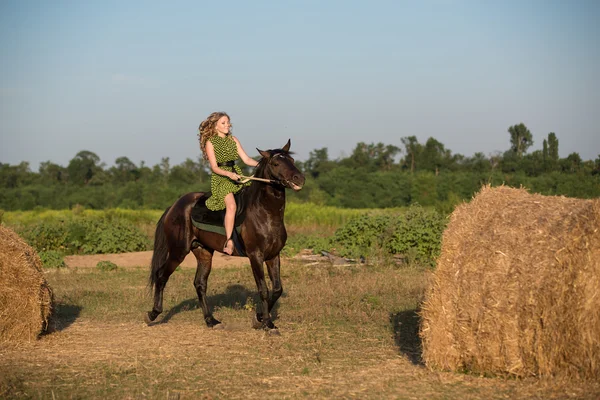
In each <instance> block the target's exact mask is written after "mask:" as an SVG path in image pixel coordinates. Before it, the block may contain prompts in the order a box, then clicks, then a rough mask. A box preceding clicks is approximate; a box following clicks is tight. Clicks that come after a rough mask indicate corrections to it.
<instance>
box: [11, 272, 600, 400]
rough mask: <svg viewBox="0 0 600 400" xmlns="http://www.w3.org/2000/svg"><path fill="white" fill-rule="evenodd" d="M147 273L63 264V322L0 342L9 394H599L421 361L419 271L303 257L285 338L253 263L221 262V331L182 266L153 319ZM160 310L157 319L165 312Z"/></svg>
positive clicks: (216, 278) (284, 310)
mask: <svg viewBox="0 0 600 400" xmlns="http://www.w3.org/2000/svg"><path fill="white" fill-rule="evenodd" d="M146 275H147V271H146V270H145V269H140V268H128V269H120V270H118V271H116V272H110V273H101V272H99V271H89V270H87V271H85V272H78V271H77V270H74V271H73V270H70V271H53V272H51V273H49V274H48V280H49V281H50V283H51V284H52V285H53V287H54V288H55V292H56V298H57V313H58V321H59V325H58V327H57V328H58V330H57V331H56V332H53V333H51V334H49V335H46V336H44V337H43V338H42V339H41V340H39V341H37V342H34V343H31V344H25V345H18V346H3V347H0V377H1V378H0V397H2V398H15V397H22V398H56V399H65V398H103V399H104V398H116V399H128V398H131V399H133V398H135V399H138V398H141V399H146V398H150V399H169V398H171V399H198V398H206V399H213V398H222V399H236V398H239V399H242V398H243V399H254V398H273V399H282V398H336V399H337V398H407V399H408V398H417V399H444V398H448V399H453V398H486V399H500V398H506V397H510V398H528V399H529V398H538V399H542V398H544V399H547V398H561V399H562V398H586V396H587V398H590V399H591V398H596V397H597V396H598V395H599V394H600V387H598V386H593V385H588V386H575V385H573V386H571V387H570V388H569V391H568V392H565V391H560V392H559V391H556V390H554V389H553V387H552V386H550V385H547V384H540V383H539V382H536V381H532V380H524V381H517V380H509V381H505V380H500V379H487V378H480V377H476V376H470V375H464V374H452V373H437V372H430V371H428V370H427V369H426V368H424V367H423V366H422V365H421V364H420V363H419V354H420V349H419V347H418V339H417V331H418V326H417V323H418V320H417V318H416V308H417V305H418V304H419V301H420V299H421V296H422V293H423V291H424V288H425V277H424V274H423V272H422V271H418V270H406V269H405V270H398V269H394V268H391V267H389V268H388V267H384V266H381V267H371V266H360V267H359V266H356V267H333V266H330V265H323V264H321V265H312V266H306V265H302V264H299V263H295V262H293V261H291V260H285V261H284V265H283V269H282V275H283V284H284V296H283V297H282V298H281V299H280V303H279V306H278V307H277V309H276V312H275V314H276V315H277V319H276V321H275V322H276V324H277V325H278V326H279V328H280V331H281V336H271V335H268V334H266V333H265V332H263V331H255V330H253V329H251V328H250V319H251V315H252V313H253V312H254V310H253V308H254V304H256V299H257V298H256V290H255V287H254V282H253V279H252V274H251V272H250V270H249V268H243V267H242V268H240V267H231V268H230V267H221V268H216V269H214V270H213V273H212V275H211V277H210V280H209V291H208V292H209V293H208V294H209V297H210V300H209V301H210V303H211V304H212V305H213V306H215V317H217V318H218V319H221V320H222V321H223V322H224V325H225V328H224V329H221V330H211V329H208V328H206V327H205V326H203V323H202V315H201V311H200V310H199V309H198V307H197V300H196V298H195V292H194V289H193V286H192V280H193V276H194V269H193V268H182V269H181V270H180V271H177V272H176V273H175V274H174V275H173V276H172V278H171V280H170V281H169V284H168V285H167V289H166V292H165V313H164V315H163V319H162V323H159V324H157V325H155V326H151V327H148V326H146V325H145V324H144V323H143V322H142V318H143V313H144V312H145V311H147V310H149V309H150V306H151V300H150V298H149V296H148V293H147V289H146V287H145V284H146V279H147V276H146ZM159 318H160V317H159Z"/></svg>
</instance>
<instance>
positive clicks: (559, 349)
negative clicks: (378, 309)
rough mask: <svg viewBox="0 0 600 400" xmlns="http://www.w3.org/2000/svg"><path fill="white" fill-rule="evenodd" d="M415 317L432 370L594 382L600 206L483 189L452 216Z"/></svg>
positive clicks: (599, 321)
mask: <svg viewBox="0 0 600 400" xmlns="http://www.w3.org/2000/svg"><path fill="white" fill-rule="evenodd" d="M421 317H422V320H421V329H420V335H421V338H422V341H423V359H424V361H425V363H426V364H427V365H428V366H429V367H430V368H435V369H444V370H451V371H471V372H475V373H480V374H484V375H485V374H490V375H502V376H516V377H530V376H536V377H559V376H560V377H563V378H566V379H571V378H578V379H591V380H596V381H598V380H600V200H599V199H595V200H581V199H573V198H566V197H555V196H542V195H537V194H529V193H528V192H527V191H526V190H525V189H513V188H509V187H505V186H501V187H496V188H491V187H490V186H486V187H483V188H482V190H481V191H480V192H479V193H478V194H477V195H476V196H475V197H474V198H473V199H472V201H471V202H470V203H466V204H462V205H460V206H458V207H457V208H456V209H455V211H454V212H453V213H452V215H451V220H450V222H449V224H448V227H447V229H446V231H445V232H444V235H443V239H442V251H441V254H440V257H439V259H438V263H437V268H436V270H435V272H434V273H433V276H432V282H431V285H430V286H429V287H428V289H427V291H426V295H425V301H424V303H423V306H422V310H421Z"/></svg>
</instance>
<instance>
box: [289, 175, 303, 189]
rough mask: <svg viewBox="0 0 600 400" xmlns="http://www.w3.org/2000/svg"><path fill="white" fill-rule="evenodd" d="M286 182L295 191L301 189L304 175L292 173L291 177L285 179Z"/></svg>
mask: <svg viewBox="0 0 600 400" xmlns="http://www.w3.org/2000/svg"><path fill="white" fill-rule="evenodd" d="M286 183H287V185H288V187H289V188H290V189H292V190H293V191H295V192H297V191H299V190H302V187H303V186H304V175H301V174H298V175H294V176H293V177H292V179H290V180H288V181H286Z"/></svg>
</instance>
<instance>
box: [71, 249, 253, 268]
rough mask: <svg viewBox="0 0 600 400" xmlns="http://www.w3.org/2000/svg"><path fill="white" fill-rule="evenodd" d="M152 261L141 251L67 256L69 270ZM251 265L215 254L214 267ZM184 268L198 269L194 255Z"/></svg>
mask: <svg viewBox="0 0 600 400" xmlns="http://www.w3.org/2000/svg"><path fill="white" fill-rule="evenodd" d="M151 260H152V251H140V252H135V253H122V254H94V255H90V256H67V257H65V264H67V267H69V268H75V267H78V268H93V267H95V266H96V265H97V264H98V263H99V262H100V261H110V262H112V263H115V264H116V265H117V266H119V267H143V266H148V267H149V266H150V261H151ZM245 265H250V261H249V260H248V257H232V256H228V255H225V254H221V253H215V255H214V257H213V267H215V268H218V267H224V266H240V267H241V266H245ZM181 266H182V267H191V268H195V267H196V257H194V254H193V253H190V254H188V256H187V257H186V258H185V260H184V261H183V263H182V264H181Z"/></svg>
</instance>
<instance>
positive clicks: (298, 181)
mask: <svg viewBox="0 0 600 400" xmlns="http://www.w3.org/2000/svg"><path fill="white" fill-rule="evenodd" d="M256 150H258V152H259V153H260V155H261V156H262V160H261V161H260V163H259V165H258V166H257V175H263V176H262V177H264V178H267V179H272V180H275V181H279V182H280V183H281V185H283V186H284V187H287V188H290V189H293V190H295V191H298V190H300V189H302V186H304V175H303V174H302V172H300V170H299V169H298V168H297V167H296V165H295V164H294V159H293V158H292V156H291V153H290V140H289V139H288V142H287V143H286V144H285V146H283V147H282V148H281V149H277V150H259V149H256Z"/></svg>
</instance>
